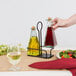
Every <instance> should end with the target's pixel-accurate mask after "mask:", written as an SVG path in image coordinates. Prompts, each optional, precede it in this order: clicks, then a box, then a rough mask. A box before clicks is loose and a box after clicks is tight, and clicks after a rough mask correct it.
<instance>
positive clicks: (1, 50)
mask: <svg viewBox="0 0 76 76" xmlns="http://www.w3.org/2000/svg"><path fill="white" fill-rule="evenodd" d="M7 49H8V46H7V45H0V55H6V54H7Z"/></svg>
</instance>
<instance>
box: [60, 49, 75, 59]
mask: <svg viewBox="0 0 76 76" xmlns="http://www.w3.org/2000/svg"><path fill="white" fill-rule="evenodd" d="M59 56H60V57H61V58H76V50H64V51H62V52H60V53H59Z"/></svg>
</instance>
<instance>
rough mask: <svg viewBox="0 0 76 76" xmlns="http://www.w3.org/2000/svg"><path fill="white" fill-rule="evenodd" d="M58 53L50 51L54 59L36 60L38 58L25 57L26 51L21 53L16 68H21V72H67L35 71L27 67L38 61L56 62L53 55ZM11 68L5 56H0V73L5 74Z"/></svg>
mask: <svg viewBox="0 0 76 76" xmlns="http://www.w3.org/2000/svg"><path fill="white" fill-rule="evenodd" d="M57 52H59V51H55V50H54V51H52V54H53V55H54V57H52V58H49V59H44V58H38V57H30V56H27V52H26V51H22V54H21V61H20V62H19V64H17V65H16V66H17V67H21V71H67V70H65V69H62V70H59V69H57V70H52V69H47V70H44V69H35V68H31V67H29V66H28V65H30V64H32V63H34V62H40V61H51V60H56V59H57V58H56V56H55V54H56V53H57ZM11 66H12V64H10V63H9V61H8V58H7V56H6V55H3V56H0V72H5V71H8V69H9V68H10V67H11Z"/></svg>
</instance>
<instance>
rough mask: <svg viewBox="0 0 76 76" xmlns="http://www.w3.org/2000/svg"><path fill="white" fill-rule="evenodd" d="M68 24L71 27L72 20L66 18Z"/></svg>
mask: <svg viewBox="0 0 76 76" xmlns="http://www.w3.org/2000/svg"><path fill="white" fill-rule="evenodd" d="M65 22H66V25H67V27H69V26H71V25H72V23H71V21H70V19H66V21H65Z"/></svg>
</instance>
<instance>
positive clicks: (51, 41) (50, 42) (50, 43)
mask: <svg viewBox="0 0 76 76" xmlns="http://www.w3.org/2000/svg"><path fill="white" fill-rule="evenodd" d="M47 25H48V27H47V33H46V39H45V46H46V47H49V48H54V46H55V45H57V42H56V37H55V33H54V30H53V28H52V27H51V26H52V25H53V23H52V22H51V18H48V19H47Z"/></svg>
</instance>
